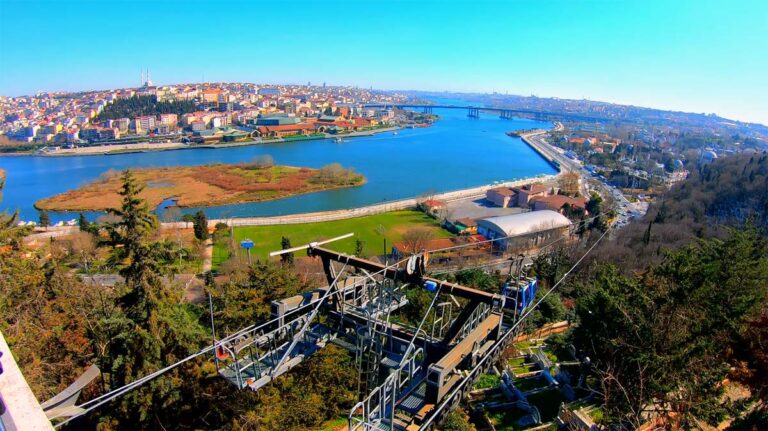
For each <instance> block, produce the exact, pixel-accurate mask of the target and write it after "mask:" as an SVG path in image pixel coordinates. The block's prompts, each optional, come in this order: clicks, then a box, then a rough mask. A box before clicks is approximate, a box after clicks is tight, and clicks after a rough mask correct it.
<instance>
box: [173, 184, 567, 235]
mask: <svg viewBox="0 0 768 431" xmlns="http://www.w3.org/2000/svg"><path fill="white" fill-rule="evenodd" d="M554 178H555V176H554V175H540V176H536V177H530V178H524V179H520V180H516V181H509V182H505V183H499V184H486V185H482V186H478V187H472V188H468V189H463V190H455V191H451V192H446V193H438V194H434V195H429V198H430V199H438V200H443V201H446V202H450V201H455V200H459V199H471V198H478V197H483V196H485V192H486V190H488V189H490V188H493V187H502V186H506V187H520V186H522V185H525V184H530V183H532V182H546V181H550V180H552V179H554ZM421 199H422V198H410V199H402V200H398V201H392V202H385V203H381V204H376V205H368V206H364V207H359V208H350V209H343V210H334V211H321V212H314V213H303V214H290V215H285V216H275V217H236V218H235V217H233V218H228V219H212V220H209V221H208V223H209V224H210V225H211V226H214V225H215V224H216V223H226V224H227V225H229V226H266V225H277V224H299V223H319V222H325V221H333V220H344V219H349V218H355V217H363V216H368V215H373V214H381V213H385V212H389V211H397V210H403V209H408V208H415V207H416V205H417V204H418V203H419V201H420V200H421ZM163 227H167V228H176V227H187V224H186V223H184V222H174V223H163Z"/></svg>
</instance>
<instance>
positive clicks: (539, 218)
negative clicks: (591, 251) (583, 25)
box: [477, 210, 571, 248]
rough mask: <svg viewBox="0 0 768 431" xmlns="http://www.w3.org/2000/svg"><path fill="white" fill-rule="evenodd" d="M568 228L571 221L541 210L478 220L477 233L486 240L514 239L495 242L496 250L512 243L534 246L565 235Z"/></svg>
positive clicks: (555, 213)
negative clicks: (513, 239)
mask: <svg viewBox="0 0 768 431" xmlns="http://www.w3.org/2000/svg"><path fill="white" fill-rule="evenodd" d="M570 226H571V221H570V220H568V219H567V218H566V217H565V216H563V215H562V214H560V213H559V212H556V211H550V210H543V211H531V212H527V213H521V214H510V215H505V216H498V217H489V218H484V219H480V220H478V221H477V233H479V234H480V235H483V236H485V237H486V238H488V239H496V238H505V237H516V238H515V241H512V238H510V239H504V240H500V241H498V242H496V243H495V246H496V247H497V248H507V247H509V246H510V245H512V244H513V243H515V244H520V245H525V244H526V243H528V245H530V246H536V245H539V244H540V243H541V242H542V241H544V240H547V239H556V237H558V236H563V235H567V234H568V228H570ZM517 237H519V238H517Z"/></svg>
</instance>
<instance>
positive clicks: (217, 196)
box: [35, 162, 365, 211]
mask: <svg viewBox="0 0 768 431" xmlns="http://www.w3.org/2000/svg"><path fill="white" fill-rule="evenodd" d="M133 173H134V176H135V178H136V180H137V181H138V182H139V183H140V184H143V185H145V186H146V187H145V188H144V190H143V191H142V192H141V193H140V194H139V196H140V197H141V198H143V199H145V200H146V201H147V203H148V204H149V206H150V208H154V207H156V206H157V205H158V204H160V202H162V201H164V200H165V199H168V198H175V200H176V202H177V204H178V205H179V206H181V207H206V206H213V205H224V204H236V203H244V202H259V201H265V200H270V199H279V198H284V197H287V196H293V195H297V194H302V193H310V192H316V191H321V190H328V189H335V188H341V187H354V186H359V185H362V184H364V183H365V178H364V177H363V176H362V175H359V174H357V173H354V172H352V171H350V170H347V169H344V168H342V167H341V165H338V164H334V165H329V166H326V167H324V168H321V169H309V168H297V167H292V166H276V165H272V164H271V162H269V163H265V164H260V163H241V164H229V165H225V164H215V165H202V166H174V167H164V168H145V169H135V170H133ZM121 187H122V175H121V173H119V172H115V171H109V172H107V173H105V174H104V175H102V178H100V179H99V180H97V181H94V182H92V183H90V184H86V185H84V186H82V187H80V188H78V189H76V190H70V191H67V192H64V193H61V194H58V195H56V196H51V197H49V198H45V199H41V200H39V201H37V202H36V203H35V206H36V207H37V208H39V209H46V210H53V211H100V210H105V209H107V208H118V207H119V206H120V201H121V196H120V195H119V194H118V192H119V191H120V189H121Z"/></svg>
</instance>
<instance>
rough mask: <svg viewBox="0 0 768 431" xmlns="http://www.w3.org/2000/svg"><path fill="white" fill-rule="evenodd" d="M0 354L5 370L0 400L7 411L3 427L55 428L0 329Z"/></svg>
mask: <svg viewBox="0 0 768 431" xmlns="http://www.w3.org/2000/svg"><path fill="white" fill-rule="evenodd" d="M0 352H2V353H3V356H2V357H0V363H2V368H3V373H2V374H0V402H2V403H3V405H4V406H5V412H4V413H3V414H2V415H0V422H2V424H0V428H2V429H4V430H9V431H11V430H29V431H38V430H46V431H52V430H53V427H52V426H51V422H50V421H49V420H48V418H47V417H46V416H45V413H44V412H43V409H42V408H41V407H40V403H38V401H37V398H35V394H33V393H32V390H31V389H30V388H29V385H28V384H27V381H26V380H24V376H23V375H22V374H21V370H19V367H18V366H17V365H16V361H15V360H14V359H13V355H11V349H10V348H9V347H8V344H7V343H6V342H5V338H4V337H3V334H2V332H0Z"/></svg>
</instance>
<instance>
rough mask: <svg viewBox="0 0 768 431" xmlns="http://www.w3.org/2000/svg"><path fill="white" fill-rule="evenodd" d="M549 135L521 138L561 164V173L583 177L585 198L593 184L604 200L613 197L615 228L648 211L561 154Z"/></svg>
mask: <svg viewBox="0 0 768 431" xmlns="http://www.w3.org/2000/svg"><path fill="white" fill-rule="evenodd" d="M562 129H563V125H562V124H560V123H556V124H555V130H556V131H559V130H562ZM547 133H548V131H546V130H537V131H533V132H530V133H525V134H522V135H521V138H522V139H523V140H524V141H525V142H526V143H528V145H530V146H532V147H534V148H536V149H537V150H538V151H539V152H540V153H541V154H543V155H544V157H547V158H548V159H549V160H554V161H557V162H558V163H559V164H560V169H561V172H576V173H578V174H579V175H580V176H581V187H582V194H583V195H584V196H589V192H590V187H589V186H588V184H590V183H592V184H597V185H598V190H596V191H597V192H598V193H600V194H601V195H602V196H603V198H605V197H607V196H610V197H612V198H613V200H614V202H615V205H614V210H615V211H616V213H617V214H618V217H617V218H616V221H615V226H617V227H622V226H624V225H626V224H627V223H629V221H630V220H631V219H633V218H638V217H641V216H642V215H643V214H644V213H645V211H647V209H648V207H647V205H641V204H633V203H631V202H629V200H627V198H626V197H624V194H622V193H621V191H619V190H618V189H616V188H615V187H613V186H611V185H609V184H606V183H604V182H602V181H599V180H596V179H594V178H593V177H592V176H591V175H590V174H589V172H587V171H586V169H584V166H582V164H581V163H580V162H579V161H577V160H573V159H571V158H569V157H567V156H566V155H565V154H563V153H562V152H560V151H559V149H558V148H556V147H554V146H553V145H551V144H550V143H549V142H547V139H546V137H547Z"/></svg>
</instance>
